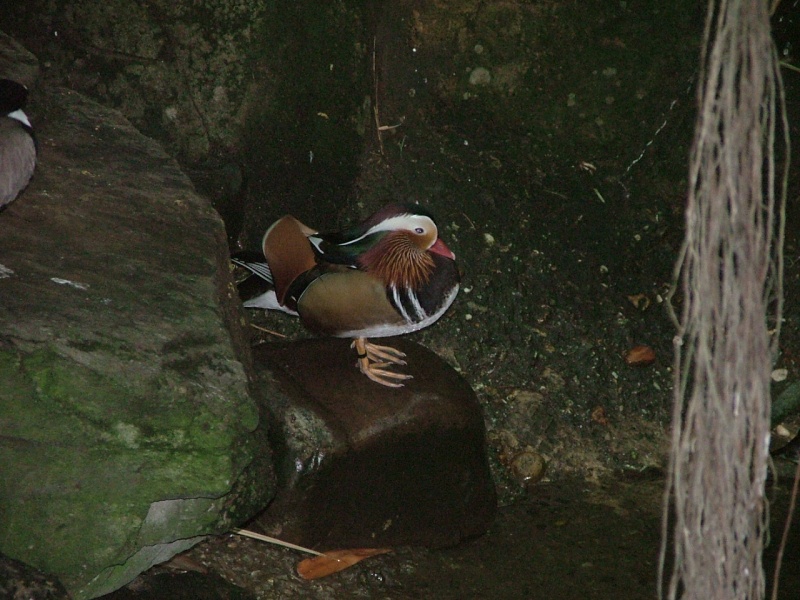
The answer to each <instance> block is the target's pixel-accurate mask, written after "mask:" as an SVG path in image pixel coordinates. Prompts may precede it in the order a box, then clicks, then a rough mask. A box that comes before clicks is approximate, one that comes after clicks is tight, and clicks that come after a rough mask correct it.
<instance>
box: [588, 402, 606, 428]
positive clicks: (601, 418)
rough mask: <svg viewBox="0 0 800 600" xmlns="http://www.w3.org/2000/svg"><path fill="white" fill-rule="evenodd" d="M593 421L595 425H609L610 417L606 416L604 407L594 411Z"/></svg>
mask: <svg viewBox="0 0 800 600" xmlns="http://www.w3.org/2000/svg"><path fill="white" fill-rule="evenodd" d="M592 421H594V422H595V423H599V424H600V425H604V426H605V425H608V415H606V409H605V407H603V406H596V407H595V408H594V410H593V411H592Z"/></svg>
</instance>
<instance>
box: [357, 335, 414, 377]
mask: <svg viewBox="0 0 800 600" xmlns="http://www.w3.org/2000/svg"><path fill="white" fill-rule="evenodd" d="M350 347H351V348H355V349H356V352H358V363H356V366H357V367H358V368H359V370H360V371H361V372H362V373H363V374H364V375H366V376H367V377H369V378H370V379H371V380H372V381H374V382H375V383H379V384H381V385H385V386H387V387H393V388H398V387H403V384H402V383H399V382H400V381H405V380H406V379H412V378H413V375H406V374H405V373H395V372H394V371H389V370H387V369H386V367H388V366H390V365H404V364H406V361H405V360H403V359H404V358H405V356H406V355H405V353H404V352H401V351H400V350H397V349H396V348H392V347H391V346H379V345H377V344H371V343H370V342H368V341H367V340H366V339H365V338H356V339H354V340H353V343H352V344H351V345H350Z"/></svg>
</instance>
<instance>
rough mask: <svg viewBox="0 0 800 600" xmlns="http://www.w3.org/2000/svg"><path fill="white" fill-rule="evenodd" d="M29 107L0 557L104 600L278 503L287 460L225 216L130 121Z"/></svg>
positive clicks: (1, 258) (14, 236)
mask: <svg viewBox="0 0 800 600" xmlns="http://www.w3.org/2000/svg"><path fill="white" fill-rule="evenodd" d="M29 108H30V110H29V113H30V115H31V118H32V120H33V121H34V125H35V127H36V128H37V131H38V138H39V152H40V155H39V166H38V169H37V172H36V174H35V176H34V180H33V182H32V183H31V185H30V186H29V187H28V189H27V190H26V191H25V193H24V194H23V195H22V196H20V197H19V198H18V199H17V201H16V202H15V203H14V204H13V205H11V206H10V207H8V208H7V209H6V210H5V211H3V212H2V213H0V381H2V382H3V383H2V388H0V470H1V471H2V477H0V515H1V517H0V551H2V552H3V553H5V554H6V555H8V556H10V557H11V558H14V559H17V560H21V561H23V562H25V563H28V564H31V565H33V566H35V567H36V568H38V569H40V570H42V571H44V572H47V573H51V574H54V575H56V576H58V578H59V579H60V580H61V581H62V583H63V584H64V585H65V587H66V588H67V589H68V590H69V592H70V593H71V594H72V595H73V597H75V598H78V599H81V598H91V597H95V596H98V595H101V594H103V593H106V592H108V591H111V590H113V589H115V588H117V587H119V586H121V585H123V584H124V583H126V582H127V581H130V580H131V579H132V578H133V577H135V576H136V575H137V574H138V573H139V572H141V571H143V570H145V569H147V568H148V567H149V566H150V565H152V564H155V563H158V562H160V561H163V560H166V559H168V558H169V557H171V556H172V555H173V554H175V553H177V552H180V551H182V550H184V549H186V548H188V547H190V546H192V545H193V544H194V543H196V542H197V541H199V540H201V539H202V538H203V536H206V535H208V534H211V533H217V532H222V531H226V530H227V529H229V528H230V527H231V526H234V525H236V524H238V523H240V522H242V521H243V520H245V519H246V518H248V517H250V516H252V515H253V514H254V513H255V512H256V511H257V510H259V509H261V508H263V506H265V505H266V503H267V502H268V500H269V495H270V494H271V492H272V474H271V466H270V462H269V459H270V457H269V452H268V450H267V445H266V441H265V439H264V437H263V436H262V435H261V434H260V431H261V430H260V429H258V428H257V427H258V424H259V413H258V409H257V406H256V404H255V403H254V402H253V401H252V400H251V398H250V397H249V393H248V387H247V377H246V375H245V368H244V366H243V363H242V357H243V356H247V354H246V348H245V345H244V340H243V339H241V337H242V336H241V327H240V326H239V318H240V316H241V315H240V313H239V312H238V299H237V298H236V294H235V290H234V288H233V287H232V285H231V282H230V275H229V271H228V254H227V247H226V243H225V232H224V228H223V226H222V223H221V221H220V219H219V217H218V216H217V214H216V213H215V212H214V211H213V210H212V209H211V207H210V206H209V205H208V204H207V202H206V201H205V200H203V199H202V198H200V197H199V196H197V195H196V194H195V193H194V191H193V188H192V186H191V183H190V182H189V180H188V179H187V178H186V177H185V176H184V175H183V174H182V173H181V171H180V170H179V169H178V167H177V165H176V163H175V162H174V161H173V160H172V159H170V158H169V157H168V156H167V155H166V154H165V153H164V152H163V150H162V149H161V148H160V147H159V146H158V145H157V144H155V143H154V142H152V141H151V140H149V139H147V138H145V137H144V136H142V135H140V134H139V133H138V132H137V131H136V130H135V129H134V128H133V127H132V126H131V125H130V124H129V123H128V122H127V121H126V120H125V119H124V118H122V117H121V116H120V115H119V114H118V113H117V112H115V111H112V110H109V109H105V108H102V107H100V106H99V105H97V104H95V103H93V102H91V101H89V100H87V99H85V98H84V97H82V96H80V95H78V94H76V93H74V92H70V91H67V90H64V89H54V90H43V89H38V90H36V92H35V93H33V94H31V98H30V103H29ZM245 360H246V359H245Z"/></svg>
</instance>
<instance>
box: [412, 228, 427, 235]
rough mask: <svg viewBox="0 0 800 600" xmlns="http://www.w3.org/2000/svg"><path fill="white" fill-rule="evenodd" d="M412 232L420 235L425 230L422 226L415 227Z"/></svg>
mask: <svg viewBox="0 0 800 600" xmlns="http://www.w3.org/2000/svg"><path fill="white" fill-rule="evenodd" d="M414 233H416V234H417V235H422V234H423V233H425V230H424V229H423V228H422V227H417V228H416V229H415V230H414Z"/></svg>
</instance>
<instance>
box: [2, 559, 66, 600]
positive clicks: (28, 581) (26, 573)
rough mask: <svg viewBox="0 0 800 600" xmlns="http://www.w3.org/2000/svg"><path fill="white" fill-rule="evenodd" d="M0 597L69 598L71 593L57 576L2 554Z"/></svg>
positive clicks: (63, 599)
mask: <svg viewBox="0 0 800 600" xmlns="http://www.w3.org/2000/svg"><path fill="white" fill-rule="evenodd" d="M0 598H7V599H9V600H12V599H13V600H16V599H17V598H19V599H20V600H68V599H69V594H67V590H65V589H64V586H63V585H61V583H60V582H59V581H58V579H56V578H55V577H53V576H51V575H45V574H44V573H42V572H41V571H38V570H37V569H34V568H33V567H31V566H30V565H26V564H25V563H22V562H20V561H18V560H14V559H13V558H9V557H8V556H5V555H4V554H0Z"/></svg>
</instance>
